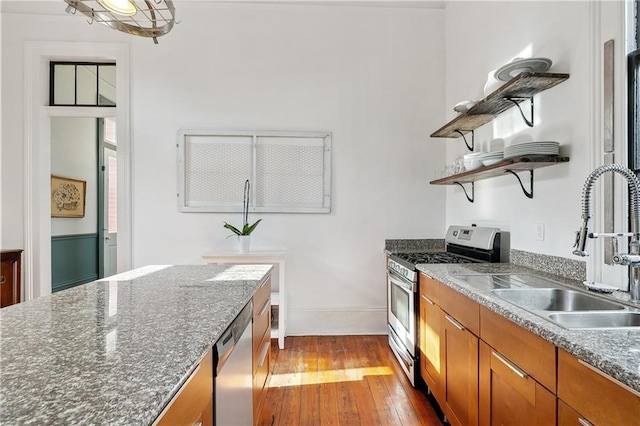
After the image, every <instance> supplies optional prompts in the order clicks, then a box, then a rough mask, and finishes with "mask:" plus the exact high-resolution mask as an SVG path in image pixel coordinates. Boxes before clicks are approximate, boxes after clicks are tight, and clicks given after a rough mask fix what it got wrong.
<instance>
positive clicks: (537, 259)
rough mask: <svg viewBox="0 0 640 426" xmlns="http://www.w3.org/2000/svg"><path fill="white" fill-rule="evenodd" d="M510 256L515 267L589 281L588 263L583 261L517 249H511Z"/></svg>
mask: <svg viewBox="0 0 640 426" xmlns="http://www.w3.org/2000/svg"><path fill="white" fill-rule="evenodd" d="M509 254H510V262H511V263H512V264H514V265H520V266H526V267H527V268H531V269H536V270H538V271H542V272H548V273H550V274H553V275H559V276H561V277H565V278H570V279H573V280H578V281H584V280H586V279H587V263H586V262H584V261H582V260H573V259H567V258H565V257H558V256H550V255H546V254H539V253H531V252H528V251H522V250H515V249H511V250H510V252H509Z"/></svg>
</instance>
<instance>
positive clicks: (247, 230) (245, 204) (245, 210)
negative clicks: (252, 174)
mask: <svg viewBox="0 0 640 426" xmlns="http://www.w3.org/2000/svg"><path fill="white" fill-rule="evenodd" d="M250 189H251V184H249V180H248V179H247V180H246V181H245V182H244V198H243V200H242V229H238V228H236V227H235V226H233V225H231V224H230V223H227V222H225V223H224V227H225V228H227V229H228V230H229V231H231V232H233V234H235V235H251V233H252V232H253V230H254V229H256V226H258V224H259V223H260V222H262V219H258V220H257V221H255V223H254V224H253V225H249V197H250V194H251V191H250ZM231 236H232V235H229V237H231ZM229 237H227V238H229Z"/></svg>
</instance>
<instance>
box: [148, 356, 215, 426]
mask: <svg viewBox="0 0 640 426" xmlns="http://www.w3.org/2000/svg"><path fill="white" fill-rule="evenodd" d="M197 423H200V424H202V425H203V426H207V425H213V352H212V350H211V349H209V351H208V352H207V354H206V355H205V356H204V357H203V358H202V360H201V361H200V363H199V364H198V366H197V367H196V369H195V370H194V372H193V373H191V376H189V378H188V379H187V381H186V382H185V384H184V385H182V387H181V388H180V390H179V391H178V393H177V394H176V396H174V397H173V399H172V400H171V402H169V405H168V406H167V408H165V409H164V411H163V412H162V413H161V414H160V416H158V419H157V420H156V421H155V422H154V425H159V426H164V425H167V426H169V425H171V426H174V425H194V424H197Z"/></svg>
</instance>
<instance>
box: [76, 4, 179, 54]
mask: <svg viewBox="0 0 640 426" xmlns="http://www.w3.org/2000/svg"><path fill="white" fill-rule="evenodd" d="M64 1H65V3H67V4H68V6H67V9H66V11H67V13H70V14H75V13H77V12H80V13H82V14H83V15H85V16H87V17H88V18H89V24H93V23H94V22H99V23H101V24H103V25H106V26H108V27H110V28H113V29H114V30H118V31H122V32H125V33H127V34H131V35H135V36H140V37H150V38H152V39H153V42H154V43H156V44H157V43H158V39H157V38H158V37H160V36H163V35H165V34H167V33H168V32H169V31H171V29H172V28H173V25H174V24H175V8H174V6H173V1H172V0H129V1H130V3H131V4H132V5H133V6H135V12H132V13H133V14H132V15H131V16H126V15H123V14H120V13H116V12H114V11H111V10H109V9H108V8H107V7H105V6H103V4H104V3H105V2H104V1H102V2H101V1H98V0H64Z"/></svg>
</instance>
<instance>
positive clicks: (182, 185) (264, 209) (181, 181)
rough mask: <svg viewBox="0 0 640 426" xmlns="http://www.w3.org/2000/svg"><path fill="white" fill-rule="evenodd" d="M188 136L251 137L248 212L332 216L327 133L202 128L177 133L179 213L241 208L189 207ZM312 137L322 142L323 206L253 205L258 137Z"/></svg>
mask: <svg viewBox="0 0 640 426" xmlns="http://www.w3.org/2000/svg"><path fill="white" fill-rule="evenodd" d="M189 136H206V137H216V136H221V137H228V136H243V137H251V138H252V164H250V168H251V178H250V182H251V188H252V194H251V204H250V205H249V211H250V212H258V213H331V139H332V135H331V133H330V132H309V131H307V132H297V131H246V130H240V131H227V130H202V129H181V130H179V131H178V142H177V144H176V147H177V149H178V193H177V195H178V209H179V211H181V212H185V213H188V212H208V213H221V212H242V206H241V205H239V206H229V205H215V204H211V205H201V206H188V205H187V200H186V198H185V194H186V176H187V170H186V167H185V165H186V161H185V160H186V145H187V144H186V138H187V137H189ZM269 137H273V138H282V137H293V138H301V139H304V138H310V139H311V138H313V139H314V140H317V139H319V138H321V139H323V164H322V167H323V174H322V179H323V183H322V185H323V203H322V207H314V208H310V207H295V206H287V207H284V206H268V205H267V206H256V205H255V202H256V201H255V200H256V197H255V193H256V189H257V187H256V175H257V173H256V168H257V161H256V146H257V140H258V138H269Z"/></svg>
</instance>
